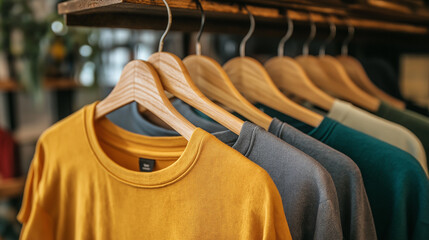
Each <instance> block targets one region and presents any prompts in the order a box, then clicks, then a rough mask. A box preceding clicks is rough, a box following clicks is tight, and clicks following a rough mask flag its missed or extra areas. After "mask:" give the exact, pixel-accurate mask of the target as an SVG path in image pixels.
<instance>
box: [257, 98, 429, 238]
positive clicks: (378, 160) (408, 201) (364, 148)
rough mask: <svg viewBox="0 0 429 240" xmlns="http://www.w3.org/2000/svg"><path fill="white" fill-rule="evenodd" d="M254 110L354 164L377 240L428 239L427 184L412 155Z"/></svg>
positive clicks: (329, 126) (332, 124)
mask: <svg viewBox="0 0 429 240" xmlns="http://www.w3.org/2000/svg"><path fill="white" fill-rule="evenodd" d="M258 107H259V108H261V109H262V110H264V111H265V112H266V113H267V114H268V115H271V116H272V117H276V118H278V119H280V120H282V121H284V122H287V123H289V124H290V125H292V126H294V127H295V128H298V129H299V130H301V131H303V132H305V133H306V134H308V135H310V136H312V137H313V138H315V139H317V140H319V141H321V142H323V143H325V144H327V145H329V146H331V147H332V148H334V149H336V150H338V151H340V152H342V153H344V154H346V155H347V156H349V157H350V158H351V159H352V160H353V161H354V162H355V163H356V164H357V165H358V167H359V168H360V170H361V173H362V177H363V180H364V185H365V189H366V192H367V195H368V199H369V202H370V205H371V210H372V213H373V217H374V222H375V227H376V231H377V237H378V238H379V239H386V240H387V239H389V240H392V239H393V240H394V239H398V240H402V239H415V240H417V239H429V180H428V179H427V177H426V174H425V172H424V170H423V169H422V167H421V166H420V164H419V163H418V161H417V160H416V159H415V158H414V157H413V156H411V155H410V154H409V153H407V152H405V151H403V150H400V149H399V148H396V147H394V146H392V145H390V144H388V143H385V142H382V141H380V140H378V139H375V138H373V137H370V136H368V135H366V134H364V133H361V132H358V131H356V130H354V129H351V128H348V127H346V126H344V125H342V124H340V123H338V122H336V121H334V120H332V119H329V118H324V120H323V121H322V123H321V124H320V125H319V126H318V127H317V128H312V127H311V126H308V125H306V124H304V123H302V122H299V121H297V120H295V119H293V118H290V117H288V116H285V115H283V114H282V113H280V112H277V111H275V110H273V109H270V108H268V107H265V106H262V105H258Z"/></svg>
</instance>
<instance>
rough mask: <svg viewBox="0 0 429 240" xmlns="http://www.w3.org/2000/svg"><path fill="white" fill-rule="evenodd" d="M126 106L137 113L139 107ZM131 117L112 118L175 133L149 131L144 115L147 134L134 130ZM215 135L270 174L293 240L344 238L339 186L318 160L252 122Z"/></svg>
mask: <svg viewBox="0 0 429 240" xmlns="http://www.w3.org/2000/svg"><path fill="white" fill-rule="evenodd" d="M125 107H126V108H134V109H135V111H137V106H136V105H135V104H134V105H133V104H130V105H127V106H125ZM132 111H134V110H132ZM125 116H126V117H125ZM129 116H130V115H122V114H117V111H115V112H113V113H110V114H109V115H108V118H109V119H110V120H111V121H112V122H113V123H115V124H117V125H118V126H120V127H123V128H125V129H127V130H128V131H131V132H134V133H139V134H144V133H147V132H151V133H153V134H154V135H153V136H159V135H160V134H162V133H166V131H170V132H173V131H171V130H167V129H163V130H162V131H158V130H160V129H157V130H155V129H151V130H149V129H148V128H151V127H153V124H151V123H150V122H148V121H146V120H145V119H143V118H142V117H140V116H139V119H140V120H139V121H140V123H144V125H142V126H140V127H141V128H144V131H141V128H138V129H132V128H131V127H130V126H132V123H131V122H133V121H135V120H136V119H133V118H131V117H129ZM131 116H133V115H131ZM197 125H198V124H197ZM158 128H159V127H158ZM214 135H215V136H216V137H217V138H218V139H220V140H221V141H222V142H224V143H226V144H228V145H230V146H232V147H233V148H234V149H235V150H237V151H239V152H240V153H241V154H243V155H244V156H246V157H247V158H248V159H250V160H252V161H253V162H255V163H256V164H258V165H259V166H261V167H262V168H264V169H265V170H266V171H267V172H268V173H269V174H270V176H271V178H272V179H273V181H274V183H275V184H276V186H277V188H278V190H279V193H280V195H281V197H282V201H283V207H284V210H285V215H286V219H287V221H288V225H289V229H290V232H291V235H292V238H293V239H343V233H342V228H341V219H340V211H339V204H338V197H337V193H336V189H335V185H334V182H333V180H332V178H331V176H330V175H329V173H328V172H327V171H326V170H325V169H324V168H323V167H322V166H321V165H320V164H319V163H318V162H317V161H315V160H314V159H313V158H311V157H310V156H308V155H307V154H305V153H303V152H301V151H300V150H298V149H296V148H294V147H293V146H291V145H289V144H287V143H285V142H284V141H282V140H281V139H279V138H277V137H275V136H274V135H272V134H270V133H268V132H267V131H265V130H264V129H262V128H260V127H258V126H256V125H254V124H252V123H249V122H245V124H244V125H243V128H242V129H241V132H240V135H239V136H237V135H236V134H234V133H232V132H231V131H222V132H216V133H214ZM170 136H171V135H170Z"/></svg>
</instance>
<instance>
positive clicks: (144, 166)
mask: <svg viewBox="0 0 429 240" xmlns="http://www.w3.org/2000/svg"><path fill="white" fill-rule="evenodd" d="M154 167H155V160H152V159H146V158H139V169H140V172H152V171H153V168H154Z"/></svg>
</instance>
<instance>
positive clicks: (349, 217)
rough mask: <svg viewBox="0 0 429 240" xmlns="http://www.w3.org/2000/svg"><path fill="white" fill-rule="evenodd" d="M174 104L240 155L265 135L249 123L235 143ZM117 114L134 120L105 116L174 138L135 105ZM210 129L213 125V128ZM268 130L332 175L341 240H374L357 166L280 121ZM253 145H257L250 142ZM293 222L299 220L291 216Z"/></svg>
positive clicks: (184, 106)
mask: <svg viewBox="0 0 429 240" xmlns="http://www.w3.org/2000/svg"><path fill="white" fill-rule="evenodd" d="M173 105H174V107H175V108H176V109H177V110H178V111H179V112H180V113H181V114H182V115H183V116H185V117H186V118H187V119H188V120H190V121H191V122H192V123H193V124H194V125H195V126H198V127H200V126H201V124H204V126H206V130H207V131H209V132H211V133H213V134H214V136H216V137H217V138H218V139H220V140H221V141H222V142H225V143H227V144H228V145H230V146H233V148H234V149H236V150H238V151H240V152H242V153H245V152H246V151H247V149H248V147H247V145H248V144H246V147H244V146H243V144H242V142H254V140H250V141H249V140H246V141H244V140H243V139H253V138H261V137H258V136H259V135H262V136H264V135H266V133H264V132H265V131H262V132H261V130H257V131H255V133H254V134H252V135H255V137H253V136H251V135H250V134H249V133H250V132H254V130H251V129H252V128H251V127H250V126H252V125H250V124H249V123H245V125H244V127H243V130H242V131H241V133H240V136H239V137H238V141H237V137H236V135H235V134H233V133H232V132H230V131H227V132H217V131H216V129H217V128H218V126H219V125H218V124H217V123H215V122H212V121H208V122H207V120H206V119H205V118H202V117H200V116H199V115H198V114H197V113H196V112H194V111H193V109H192V108H191V107H190V106H189V105H187V104H186V103H184V102H182V101H180V100H175V101H173ZM120 112H128V113H129V115H126V116H133V117H132V118H129V117H123V116H124V115H121V114H120V113H119V112H113V113H111V114H109V115H108V117H109V119H110V120H111V121H112V122H113V123H115V124H117V125H118V126H121V127H122V126H123V127H126V128H128V129H130V130H131V131H132V132H136V133H140V134H147V133H151V134H155V135H154V136H172V135H177V133H176V132H175V131H173V130H168V129H164V128H162V127H159V126H156V125H154V124H152V123H150V122H149V121H147V120H146V119H144V118H143V117H141V115H140V114H139V113H138V110H137V105H136V104H135V103H133V104H130V105H127V106H124V107H123V108H122V109H120ZM133 122H138V123H139V124H140V125H139V127H138V128H134V129H132V128H130V126H133V125H134V124H133ZM211 126H213V128H212V127H211ZM253 128H254V127H253ZM269 131H270V132H271V133H273V134H274V135H276V136H277V137H279V138H280V139H282V140H283V141H285V142H287V143H289V144H290V145H292V146H294V147H296V148H298V149H299V150H301V151H303V152H304V153H306V154H307V155H309V156H311V157H313V158H314V159H315V160H316V161H317V162H319V163H320V164H321V165H322V167H324V168H325V169H326V170H327V171H328V173H329V174H330V175H331V177H332V179H333V181H334V185H335V188H336V191H337V195H338V200H339V206H340V217H341V226H342V229H343V235H344V239H376V233H375V226H374V220H373V218H372V213H371V209H370V207H369V202H368V198H367V195H366V192H365V189H364V185H363V180H362V176H361V173H360V170H359V168H358V167H357V166H356V164H355V163H354V162H353V161H352V160H351V159H350V158H349V157H347V156H346V155H344V154H342V153H340V152H338V151H336V150H334V149H332V148H331V147H329V146H327V145H325V144H323V143H321V142H320V141H317V140H315V139H313V138H311V137H309V136H307V135H305V134H303V133H302V132H300V131H298V130H296V129H295V128H293V127H291V126H289V125H287V124H285V123H282V122H280V121H279V120H277V119H274V120H273V122H272V123H271V125H270V128H269ZM234 136H235V137H234ZM234 143H235V144H234ZM267 144H268V149H271V147H270V145H271V143H270V141H269V139H266V140H265V141H263V142H262V145H263V146H265V145H267ZM253 145H257V144H256V143H253ZM263 146H262V147H258V149H252V150H253V151H254V152H257V151H258V150H259V149H261V152H260V153H258V155H259V156H264V155H266V156H269V155H270V153H266V150H264V147H263ZM247 157H248V158H249V159H251V160H253V159H255V157H253V156H250V157H249V156H247ZM264 158H267V157H263V158H262V159H264ZM276 184H277V183H276ZM279 189H280V188H279ZM295 205H296V203H294V202H292V203H291V204H285V202H284V206H285V208H287V206H290V207H291V211H294V212H296V213H299V211H298V210H297V209H295V208H294V206H295ZM302 212H304V211H302ZM286 214H287V219H288V223H289V227H290V229H291V232H292V236H293V237H294V239H296V238H298V235H297V234H294V230H295V229H298V228H300V227H299V224H300V223H299V221H296V223H295V221H293V220H289V219H291V217H292V215H291V213H289V211H288V210H286ZM300 218H302V217H300ZM294 219H298V218H296V217H294ZM301 238H302V237H301ZM301 238H300V239H301Z"/></svg>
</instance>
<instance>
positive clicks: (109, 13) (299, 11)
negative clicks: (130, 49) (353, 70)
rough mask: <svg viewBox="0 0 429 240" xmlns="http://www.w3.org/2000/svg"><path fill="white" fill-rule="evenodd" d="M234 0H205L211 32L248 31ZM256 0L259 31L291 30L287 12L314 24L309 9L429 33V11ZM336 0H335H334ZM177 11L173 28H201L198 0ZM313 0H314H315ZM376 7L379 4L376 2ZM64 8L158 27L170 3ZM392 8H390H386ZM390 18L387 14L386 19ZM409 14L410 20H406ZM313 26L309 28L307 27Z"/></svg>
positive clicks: (174, 4) (174, 1) (91, 19)
mask: <svg viewBox="0 0 429 240" xmlns="http://www.w3.org/2000/svg"><path fill="white" fill-rule="evenodd" d="M228 2H229V1H222V2H217V1H207V0H201V4H202V6H203V8H204V10H205V12H206V15H207V22H206V28H205V30H206V31H207V32H224V33H238V34H241V33H244V32H246V31H247V29H248V21H249V20H248V16H247V13H246V11H245V10H244V9H242V7H240V5H239V4H231V3H228ZM236 2H248V3H249V2H250V4H252V5H248V8H249V10H250V11H251V12H252V13H253V14H254V16H255V17H256V23H257V28H256V32H255V33H256V34H258V32H259V33H260V34H261V33H262V34H266V33H269V32H271V33H272V32H280V35H281V34H284V31H285V19H284V18H285V17H284V15H283V14H282V10H285V9H287V12H288V14H289V16H290V17H291V19H292V20H294V21H295V22H297V23H298V25H299V23H301V25H303V23H305V24H306V25H305V26H307V29H308V12H309V11H311V12H312V15H313V18H314V21H315V22H316V23H323V24H327V17H326V14H333V15H335V16H337V18H336V19H337V20H336V21H335V23H336V24H337V26H340V27H341V26H342V27H344V26H346V22H345V21H344V20H340V18H341V19H342V18H343V17H347V18H348V19H350V21H351V23H352V24H353V25H354V26H355V27H356V28H357V29H364V30H377V31H380V30H381V31H388V32H395V33H405V34H414V35H427V34H428V26H429V15H428V16H426V15H424V14H416V13H414V12H411V13H401V15H400V17H398V15H397V14H398V12H395V14H394V15H396V17H394V16H392V14H391V13H388V12H389V11H388V10H385V11H384V14H383V11H380V10H378V11H375V10H374V9H371V8H369V7H368V6H363V5H350V6H351V7H350V6H349V5H345V4H340V3H337V2H338V1H322V2H321V3H319V4H314V1H305V0H304V1H298V0H291V1H273V0H268V1H252V0H247V1H236ZM329 2H331V3H329ZM168 3H169V5H170V7H171V9H172V13H173V25H172V30H180V31H185V32H191V31H197V30H198V29H199V25H200V21H199V20H200V12H199V10H198V9H197V7H196V4H195V1H194V0H169V1H168ZM310 3H311V4H310ZM373 8H374V7H373ZM58 12H59V13H60V14H64V15H65V18H66V22H67V24H68V25H70V26H90V27H113V28H116V27H118V28H131V29H157V30H162V29H164V28H165V26H166V21H167V19H166V9H165V6H164V4H163V2H162V0H71V1H67V2H63V3H60V4H59V5H58ZM386 12H387V13H386ZM383 19H387V20H383ZM404 19H405V20H406V22H407V23H404ZM307 31H308V30H307Z"/></svg>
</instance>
